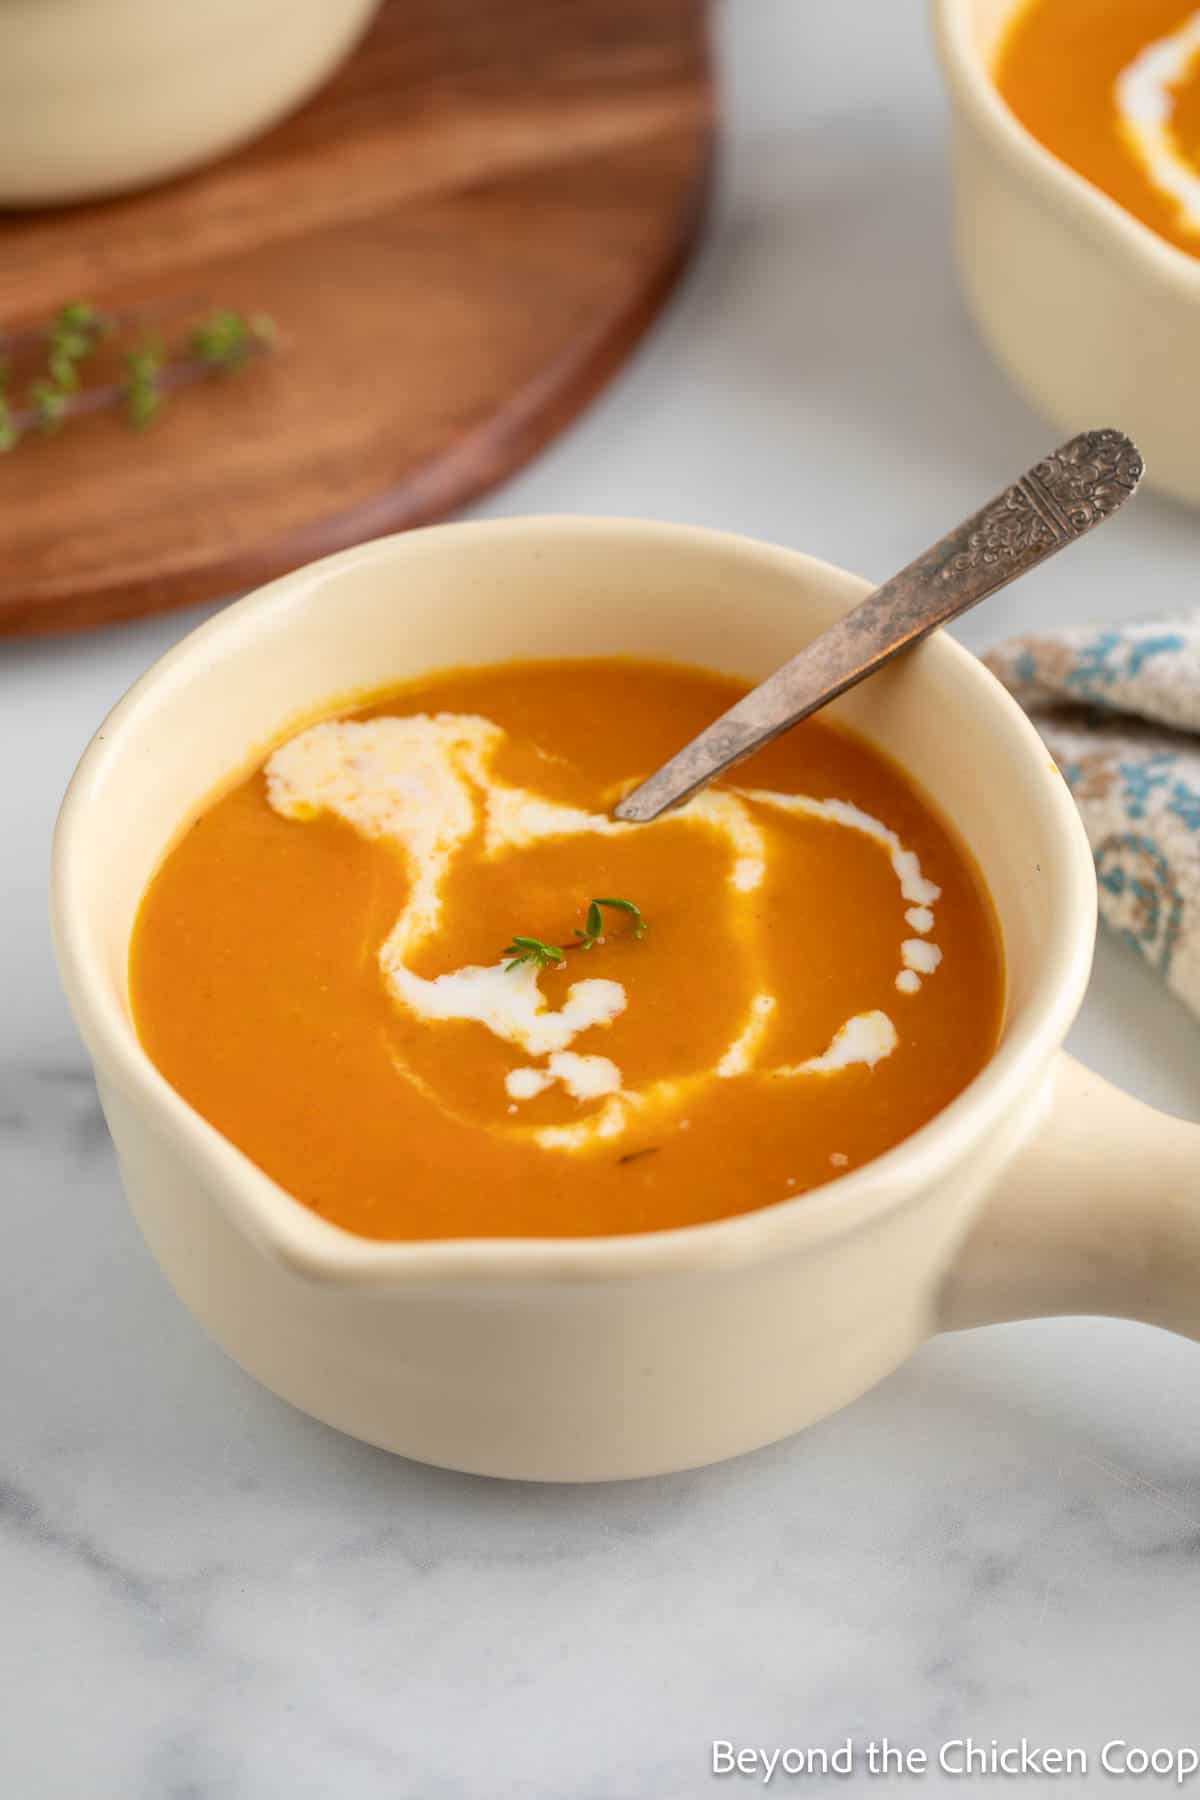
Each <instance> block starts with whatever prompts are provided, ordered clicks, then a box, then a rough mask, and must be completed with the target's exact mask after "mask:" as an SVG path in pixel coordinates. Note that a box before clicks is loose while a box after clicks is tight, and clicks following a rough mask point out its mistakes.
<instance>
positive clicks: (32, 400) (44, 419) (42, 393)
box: [29, 381, 67, 431]
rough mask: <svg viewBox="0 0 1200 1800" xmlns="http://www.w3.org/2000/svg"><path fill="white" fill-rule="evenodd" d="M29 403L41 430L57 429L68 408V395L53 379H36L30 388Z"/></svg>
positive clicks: (34, 419) (35, 421)
mask: <svg viewBox="0 0 1200 1800" xmlns="http://www.w3.org/2000/svg"><path fill="white" fill-rule="evenodd" d="M29 405H30V409H31V411H32V413H33V422H34V424H35V425H36V426H37V428H38V430H39V431H57V430H58V427H59V426H60V425H61V424H62V421H63V415H64V414H65V412H66V410H67V397H66V395H65V394H64V393H63V391H62V389H61V388H59V387H58V386H56V384H55V383H54V382H53V381H35V382H34V384H33V386H32V387H31V388H30V390H29Z"/></svg>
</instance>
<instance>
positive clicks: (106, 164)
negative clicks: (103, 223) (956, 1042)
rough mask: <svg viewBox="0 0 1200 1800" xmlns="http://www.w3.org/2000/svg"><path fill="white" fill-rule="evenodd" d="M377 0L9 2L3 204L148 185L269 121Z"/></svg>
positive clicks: (0, 6) (317, 73)
mask: <svg viewBox="0 0 1200 1800" xmlns="http://www.w3.org/2000/svg"><path fill="white" fill-rule="evenodd" d="M378 5H379V0H0V206H45V205H50V204H54V203H57V202H59V201H64V200H85V199H93V198H95V197H96V196H99V195H104V194H116V193H121V192H123V191H124V190H126V189H128V188H137V187H144V186H146V185H147V184H148V183H150V182H154V181H161V180H163V179H164V178H165V177H167V176H169V175H178V174H180V173H182V172H183V171H184V170H185V169H191V168H194V167H195V166H196V165H197V164H198V163H202V162H207V161H208V160H209V158H211V157H214V156H219V155H221V154H222V153H223V152H224V151H226V150H231V149H233V148H234V146H235V145H237V144H240V143H242V142H244V141H245V139H247V138H250V137H253V136H254V135H255V133H257V132H259V131H262V130H264V129H265V128H266V127H267V126H268V125H273V124H274V123H275V121H276V120H277V119H280V118H282V117H283V115H284V113H286V112H289V111H290V110H291V108H292V107H293V106H296V105H298V104H299V102H300V101H301V100H303V99H306V98H307V96H308V95H309V94H310V93H311V92H312V91H313V90H314V89H315V88H317V87H319V86H320V84H321V82H322V81H324V79H325V77H326V76H327V75H328V74H329V73H330V71H331V70H332V69H333V68H334V67H335V66H336V64H337V63H338V62H340V61H341V59H342V57H343V56H344V55H345V54H346V52H347V51H348V50H349V49H350V46H351V45H352V44H353V43H354V42H355V40H356V39H357V38H358V36H359V35H360V33H361V32H362V31H363V29H364V27H365V25H366V23H367V21H368V19H369V18H370V17H371V15H372V13H373V12H374V11H375V10H376V8H377V6H378Z"/></svg>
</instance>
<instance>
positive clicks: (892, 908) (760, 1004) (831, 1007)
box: [130, 660, 1003, 1238]
mask: <svg viewBox="0 0 1200 1800" xmlns="http://www.w3.org/2000/svg"><path fill="white" fill-rule="evenodd" d="M744 691H745V687H744V684H741V683H737V682H733V681H730V680H728V679H725V678H723V677H720V676H716V675H709V674H702V673H699V672H696V671H691V670H686V669H680V668H674V667H667V666H663V665H657V664H649V663H638V662H627V661H623V660H612V661H589V662H538V663H514V664H508V665H501V666H497V667H491V668H483V669H472V670H458V671H452V672H449V673H443V674H440V675H437V676H432V677H430V678H428V679H426V680H422V681H420V682H416V683H413V684H412V685H411V686H408V687H405V688H403V689H401V690H398V691H395V692H392V693H390V694H388V695H387V696H386V697H384V698H378V697H377V698H376V699H375V700H374V701H373V702H372V703H371V704H370V705H368V706H365V707H363V708H362V709H361V710H358V711H354V712H349V713H345V714H342V715H339V716H338V717H337V718H332V719H329V720H326V721H324V722H321V723H318V724H315V725H312V726H310V727H308V728H306V729H304V730H299V731H298V732H297V733H296V734H295V735H293V736H292V737H290V738H289V739H288V740H287V741H285V742H282V743H281V744H279V746H278V747H277V748H276V749H275V750H274V752H273V753H272V754H271V755H270V756H269V757H268V758H267V760H266V763H265V764H264V765H263V767H261V768H259V769H256V770H255V772H254V773H253V774H251V775H250V776H249V777H248V778H246V779H244V780H240V781H239V782H238V783H237V784H236V785H235V786H233V787H232V788H230V789H229V790H228V791H227V792H224V793H222V794H221V795H220V796H219V797H216V798H214V800H213V801H212V802H211V804H210V805H209V806H208V807H207V808H206V810H205V811H204V812H203V813H202V814H201V815H200V817H198V818H197V819H196V820H195V821H194V823H193V824H192V825H191V826H190V828H189V829H188V830H187V831H186V832H185V833H184V834H183V835H182V837H181V838H180V839H179V841H178V842H177V843H176V845H175V846H174V848H173V849H172V850H171V851H170V852H169V854H168V855H167V857H166V859H165V861H164V862H163V864H162V866H161V868H160V869H159V871H158V873H157V874H156V875H155V877H154V879H153V880H152V882H151V883H150V886H149V888H148V890H147V892H146V895H145V897H144V899H143V901H142V905H141V909H140V912H139V914H138V918H137V921H136V924H135V928H134V932H133V939H132V945H131V951H130V989H131V998H132V1005H133V1012H134V1018H135V1022H136V1026H137V1030H138V1032H139V1035H140V1037H141V1041H142V1043H143V1045H144V1047H145V1049H146V1050H147V1052H148V1054H149V1055H150V1056H151V1058H152V1059H153V1061H154V1062H155V1063H156V1064H157V1066H158V1068H159V1069H160V1070H161V1071H162V1073H163V1074H164V1075H165V1076H166V1077H167V1079H168V1080H169V1081H170V1082H171V1083H172V1084H173V1086H174V1087H176V1088H177V1089H178V1091H179V1092H180V1093H181V1094H182V1095H183V1096H184V1097H185V1098H186V1099H187V1100H189V1101H190V1102H191V1104H192V1105H193V1106H194V1107H195V1108H196V1109H197V1110H198V1111H199V1112H200V1113H202V1114H203V1115H204V1117H205V1118H206V1119H208V1120H209V1121H210V1122H211V1123H212V1124H213V1125H215V1126H216V1127H217V1129H218V1130H220V1131H221V1132H223V1133H224V1134H225V1136H226V1137H228V1138H229V1139H230V1140H231V1141H232V1142H233V1143H235V1144H237V1145H238V1146H240V1148H241V1149H242V1150H243V1151H245V1153H246V1154H247V1155H248V1156H250V1157H251V1158H252V1159H253V1160H254V1161H255V1162H256V1163H257V1164H259V1166H260V1167H261V1168H262V1169H264V1170H265V1171H266V1172H267V1173H268V1174H269V1175H271V1176H273V1177H274V1179H275V1180H276V1181H277V1182H279V1183H280V1184H281V1186H283V1187H284V1188H286V1189H287V1190H288V1191H289V1192H290V1193H292V1194H294V1195H295V1196H296V1198H297V1199H299V1200H301V1201H303V1202H304V1204H305V1205H307V1206H309V1207H311V1208H312V1209H313V1210H314V1211H315V1212H318V1213H320V1214H321V1215H322V1216H323V1217H324V1218H326V1219H330V1220H333V1221H334V1222H336V1223H337V1224H339V1225H342V1226H345V1227H347V1228H348V1229H349V1230H351V1231H355V1232H359V1233H361V1234H363V1235H365V1236H367V1237H374V1238H433V1237H440V1238H445V1237H463V1236H472V1237H476V1236H484V1237H488V1236H503V1237H510V1236H539V1237H543V1236H544V1237H577V1236H587V1235H596V1234H604V1233H612V1232H629V1231H651V1230H655V1229H661V1228H664V1227H668V1226H677V1225H688V1224H695V1223H699V1222H700V1221H702V1220H708V1219H716V1218H721V1217H724V1216H727V1215H729V1214H733V1213H739V1212H746V1211H749V1210H751V1209H753V1208H755V1207H761V1206H764V1205H769V1204H771V1203H773V1202H776V1201H780V1200H785V1199H788V1198H790V1197H793V1196H795V1195H797V1194H800V1193H802V1192H803V1191H804V1190H805V1189H809V1188H814V1187H817V1186H819V1185H820V1184H821V1183H823V1182H826V1181H829V1180H831V1179H832V1178H833V1177H835V1176H837V1175H838V1174H840V1173H842V1172H843V1171H845V1170H846V1169H851V1168H855V1167H857V1166H858V1165H859V1164H860V1163H863V1162H866V1161H867V1160H868V1159H869V1158H871V1157H873V1156H877V1155H878V1154H879V1153H880V1152H881V1151H883V1150H886V1149H888V1148H890V1147H891V1146H892V1145H894V1144H896V1143H898V1142H899V1141H900V1140H901V1139H902V1138H904V1137H906V1136H907V1135H908V1134H909V1133H910V1132H912V1131H914V1130H916V1128H917V1127H918V1126H920V1125H922V1124H924V1122H925V1121H926V1120H927V1119H929V1118H931V1117H932V1116H933V1115H934V1114H935V1113H936V1112H938V1111H939V1109H940V1108H941V1107H943V1106H945V1105H946V1103H947V1102H948V1101H949V1100H951V1099H953V1097H954V1096H955V1095H956V1094H957V1093H958V1092H959V1091H960V1090H961V1089H962V1088H963V1087H965V1085H966V1084H967V1082H969V1081H970V1079H971V1077H972V1076H973V1075H975V1074H976V1072H977V1071H978V1070H979V1069H980V1068H981V1067H982V1065H983V1064H984V1063H985V1062H986V1061H987V1059H988V1057H989V1056H990V1054H991V1052H992V1049H993V1047H994V1045H995V1042H996V1038H997V1035H998V1032H999V1025H1000V1014H1001V1006H1002V990H1003V973H1002V962H1001V952H1000V943H999V935H998V931H997V927H996V924H995V921H994V918H993V914H992V910H991V905H990V902H989V899H988V896H987V894H986V892H985V890H984V887H983V884H982V881H981V879H980V876H979V874H978V873H977V871H976V869H975V867H974V865H973V863H972V861H971V859H970V857H969V855H968V853H967V852H966V851H965V850H964V848H963V847H962V845H961V844H959V843H958V842H957V841H956V840H955V838H954V837H953V835H952V834H951V832H950V830H949V829H948V828H947V827H946V825H944V824H943V823H942V822H941V821H940V820H939V819H938V817H937V816H936V814H935V813H934V812H933V810H932V809H931V807H930V805H929V803H928V802H927V801H926V800H924V799H923V798H922V797H921V796H920V795H918V794H917V792H916V791H915V790H914V788H913V786H912V785H911V784H910V782H908V781H907V780H906V778H905V777H904V775H903V774H901V772H900V771H899V769H897V768H896V767H895V766H894V765H893V764H892V763H890V762H889V761H887V760H886V759H885V758H884V757H882V756H881V755H880V754H879V753H877V752H876V751H874V750H872V749H871V748H869V747H868V746H867V745H866V744H865V743H863V742H862V741H861V740H859V739H858V738H856V737H854V736H851V735H850V734H849V733H847V732H846V731H844V730H843V729H840V728H838V727H835V726H833V725H830V724H827V723H824V722H822V721H817V720H813V721H810V722H808V723H807V724H805V725H802V726H800V727H799V728H798V729H797V730H795V731H793V732H791V733H789V734H788V735H787V736H785V737H783V738H781V739H779V740H778V741H777V742H776V743H775V744H773V745H771V746H770V747H769V748H768V749H766V750H764V751H762V752H760V753H759V754H758V755H757V756H755V757H754V758H752V759H751V760H750V761H749V762H746V763H744V764H743V765H742V766H741V767H740V768H739V769H738V770H736V771H735V773H734V778H733V779H732V780H731V781H728V782H726V783H724V784H722V785H718V786H714V787H711V788H709V789H707V790H706V791H705V792H703V793H701V794H700V795H698V796H697V797H696V798H695V799H693V800H692V801H691V802H689V804H688V805H687V806H685V807H683V808H682V809H680V810H679V811H677V812H675V813H672V814H670V815H668V816H667V817H665V818H664V819H662V820H660V821H658V822H656V823H655V824H652V825H621V824H618V823H616V822H615V821H614V820H613V819H612V818H611V816H610V814H611V808H612V806H613V805H614V803H615V802H616V800H617V799H618V798H619V797H620V795H621V794H622V793H624V792H626V791H628V789H629V788H630V787H631V786H632V785H634V783H635V782H636V781H637V780H638V779H640V778H641V777H643V776H645V775H647V774H649V773H650V771H651V770H652V769H653V768H655V767H656V766H657V765H658V764H659V763H661V762H662V761H664V760H665V759H666V757H667V756H668V755H670V754H671V753H672V752H673V751H675V750H677V749H678V748H679V746H680V745H681V744H682V743H683V742H685V741H686V740H687V739H688V738H690V737H692V736H693V735H694V734H695V733H696V732H697V731H699V730H700V729H701V728H702V727H703V726H704V725H706V724H708V723H709V722H710V721H711V720H712V719H713V718H714V717H715V716H716V715H717V714H718V713H719V712H721V711H722V710H723V709H724V708H725V707H727V706H728V705H730V704H731V702H732V701H733V700H734V699H735V698H736V697H737V696H738V695H739V694H740V693H743V692H744Z"/></svg>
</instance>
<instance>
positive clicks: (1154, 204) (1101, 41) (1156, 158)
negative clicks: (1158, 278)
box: [995, 0, 1200, 256]
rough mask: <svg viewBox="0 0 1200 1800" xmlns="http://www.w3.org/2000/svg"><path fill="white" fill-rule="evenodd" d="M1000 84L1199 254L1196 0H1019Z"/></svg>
mask: <svg viewBox="0 0 1200 1800" xmlns="http://www.w3.org/2000/svg"><path fill="white" fill-rule="evenodd" d="M995 80H996V85H997V87H998V88H999V90H1000V93H1001V94H1002V95H1003V97H1004V99H1005V100H1006V101H1007V103H1008V105H1009V106H1010V107H1011V108H1012V110H1013V112H1014V113H1015V114H1016V115H1017V118H1018V119H1020V121H1021V123H1022V124H1023V125H1024V126H1025V127H1026V129H1027V130H1029V131H1031V132H1032V133H1033V135H1034V137H1036V138H1038V139H1039V140H1040V141H1041V142H1042V143H1043V144H1044V145H1045V146H1046V148H1047V149H1048V150H1052V151H1053V152H1054V154H1055V155H1056V156H1058V157H1061V159H1062V161H1063V162H1065V163H1069V164H1070V166H1071V167H1072V168H1073V169H1076V170H1077V171H1078V172H1079V174H1081V175H1084V176H1086V177H1087V179H1088V180H1089V181H1091V182H1094V183H1095V185H1096V186H1097V187H1098V188H1102V189H1103V190H1104V192H1105V193H1106V194H1109V195H1111V196H1112V198H1113V199H1114V200H1116V201H1119V202H1120V204H1121V205H1122V206H1123V207H1125V208H1126V209H1127V211H1129V212H1131V213H1133V215H1134V216H1135V218H1138V219H1140V220H1141V221H1142V223H1143V224H1144V225H1149V226H1150V227H1151V229H1152V230H1154V231H1157V232H1158V233H1159V235H1160V236H1161V237H1164V238H1167V239H1168V240H1169V241H1170V242H1171V243H1172V244H1175V245H1176V246H1177V247H1178V248H1179V249H1181V250H1186V251H1188V252H1189V253H1190V254H1191V255H1193V256H1200V8H1197V6H1196V5H1195V4H1194V0H1193V3H1192V4H1188V3H1187V0H1026V4H1025V5H1023V6H1020V7H1018V9H1017V11H1016V12H1015V14H1014V16H1013V20H1012V23H1011V25H1010V26H1009V28H1008V30H1007V31H1006V33H1005V35H1004V37H1003V39H1002V41H1001V45H1000V50H999V54H998V56H997V59H996V66H995Z"/></svg>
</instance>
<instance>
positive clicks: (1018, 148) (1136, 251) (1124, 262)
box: [933, 0, 1200, 505]
mask: <svg viewBox="0 0 1200 1800" xmlns="http://www.w3.org/2000/svg"><path fill="white" fill-rule="evenodd" d="M1014 10H1015V7H1014V3H1013V0H933V16H934V25H935V31H936V37H937V44H938V49H939V53H940V56H941V62H942V67H943V70H944V72H945V77H946V83H947V86H948V89H949V93H950V102H951V116H952V156H953V169H954V210H955V235H956V239H957V248H958V262H959V267H960V270H961V273H962V282H963V287H964V290H965V293H966V298H967V302H968V304H969V306H970V307H971V310H972V312H973V313H974V315H975V318H976V320H977V322H978V324H979V327H980V330H981V331H982V332H983V335H984V337H985V338H986V339H987V341H988V343H989V344H990V345H991V347H992V349H993V350H994V351H995V353H996V355H997V356H998V357H999V359H1000V361H1001V363H1002V364H1003V365H1004V367H1005V369H1006V370H1007V371H1008V373H1009V374H1010V375H1011V376H1012V377H1013V379H1014V380H1015V381H1016V382H1017V384H1018V386H1019V387H1021V388H1022V389H1023V390H1024V392H1025V394H1026V395H1027V396H1028V398H1029V399H1030V400H1031V401H1032V403H1033V404H1034V405H1035V406H1036V407H1037V408H1038V409H1039V411H1041V412H1043V413H1045V414H1046V416H1047V417H1048V418H1050V419H1053V420H1054V421H1055V422H1056V423H1057V424H1058V425H1060V426H1061V427H1062V428H1063V429H1064V431H1066V432H1075V431H1079V430H1082V429H1083V428H1084V427H1085V426H1086V425H1087V424H1088V423H1089V421H1090V420H1092V419H1095V418H1100V417H1103V418H1107V419H1116V420H1119V421H1120V424H1121V429H1122V430H1123V431H1127V432H1128V433H1129V434H1130V436H1131V437H1132V438H1133V439H1134V441H1135V442H1136V443H1137V444H1138V445H1139V446H1140V448H1141V449H1142V451H1143V452H1144V453H1145V457H1146V466H1147V471H1148V479H1149V480H1150V481H1151V482H1152V483H1154V484H1156V485H1157V486H1159V487H1162V488H1164V489H1165V490H1166V491H1167V492H1168V493H1171V494H1174V495H1175V496H1176V498H1177V499H1180V500H1185V501H1188V502H1189V503H1190V504H1192V505H1198V504H1200V448H1198V447H1197V440H1196V413H1197V406H1198V404H1200V259H1197V258H1195V257H1191V256H1188V255H1186V254H1185V253H1184V252H1183V251H1182V250H1178V249H1176V247H1175V246H1174V245H1173V244H1169V243H1167V242H1166V240H1165V239H1164V238H1160V237H1159V236H1158V235H1157V233H1155V232H1153V231H1151V230H1150V229H1149V227H1148V226H1145V225H1143V224H1141V222H1140V221H1139V220H1137V219H1135V218H1134V217H1133V215H1132V213H1128V212H1126V210H1125V209H1124V207H1122V206H1118V205H1117V203H1116V201H1114V200H1110V199H1109V197H1108V195H1107V194H1104V193H1102V192H1101V191H1100V189H1099V188H1096V187H1093V186H1092V184H1091V183H1090V182H1088V181H1085V180H1084V179H1083V177H1082V176H1080V175H1077V174H1076V173H1075V171H1074V170H1073V169H1070V168H1068V167H1067V165H1066V164H1065V163H1062V162H1060V161H1059V160H1058V158H1057V157H1055V156H1052V155H1051V154H1050V152H1049V151H1048V150H1046V149H1044V148H1043V147H1042V145H1041V144H1040V143H1039V142H1038V141H1037V139H1036V138H1034V137H1032V136H1031V135H1030V133H1029V132H1028V131H1026V130H1025V127H1024V126H1023V125H1020V124H1019V123H1018V122H1017V120H1016V119H1015V118H1014V116H1013V114H1012V113H1011V112H1010V111H1009V109H1008V107H1007V106H1006V105H1005V104H1004V102H1003V101H1002V100H1001V98H1000V96H999V94H998V93H997V91H996V88H995V85H994V83H993V82H992V79H991V75H990V72H989V71H990V68H991V62H992V58H993V54H994V52H995V49H996V45H997V41H998V39H999V37H1000V34H1001V32H1002V30H1003V28H1004V25H1005V22H1006V21H1007V20H1008V19H1009V18H1010V17H1011V15H1012V13H1013V11H1014ZM1062 78H1063V81H1064V82H1069V81H1070V79H1071V73H1070V70H1069V69H1064V70H1063V71H1062Z"/></svg>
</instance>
